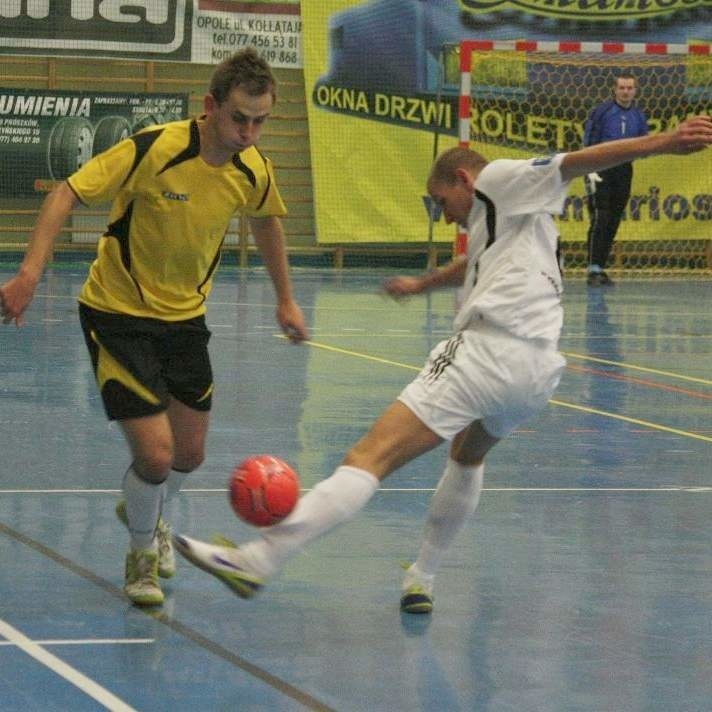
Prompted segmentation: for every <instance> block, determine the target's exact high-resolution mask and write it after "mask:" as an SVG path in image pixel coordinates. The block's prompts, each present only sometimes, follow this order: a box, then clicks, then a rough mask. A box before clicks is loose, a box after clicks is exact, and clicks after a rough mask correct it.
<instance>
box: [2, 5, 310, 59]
mask: <svg viewBox="0 0 712 712" xmlns="http://www.w3.org/2000/svg"><path fill="white" fill-rule="evenodd" d="M248 46H249V47H254V48H255V49H257V51H258V52H260V54H262V55H263V56H264V57H265V58H266V59H267V60H268V61H269V62H270V64H271V65H272V66H273V67H301V66H302V54H301V52H302V50H301V18H300V16H299V0H281V1H277V0H275V1H274V2H272V1H271V0H257V1H254V0H253V1H252V2H232V1H227V0H132V1H131V2H125V1H122V0H71V1H70V0H67V2H52V1H50V0H33V1H32V2H24V1H23V2H21V0H10V1H9V2H8V1H5V2H0V54H38V55H48V54H49V55H54V56H75V57H115V58H124V59H142V60H158V61H160V60H164V61H174V62H195V63H200V64H217V63H218V62H220V61H222V59H224V58H225V57H227V56H229V55H230V54H232V53H233V52H234V51H236V50H238V49H240V48H242V47H248Z"/></svg>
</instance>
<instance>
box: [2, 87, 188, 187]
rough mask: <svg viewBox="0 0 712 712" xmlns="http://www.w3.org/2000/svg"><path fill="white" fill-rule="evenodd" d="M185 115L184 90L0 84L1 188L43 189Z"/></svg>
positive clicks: (186, 110) (186, 97)
mask: <svg viewBox="0 0 712 712" xmlns="http://www.w3.org/2000/svg"><path fill="white" fill-rule="evenodd" d="M187 115H188V95H187V94H139V95H137V94H119V93H117V94H107V93H97V94H89V93H87V92H71V91H37V90H32V91H22V90H16V89H0V156H1V157H2V160H1V161H0V191H1V192H2V194H3V196H4V197H28V196H33V195H37V194H38V193H45V192H48V191H49V190H50V189H51V188H52V186H53V185H55V184H56V183H57V182H59V181H62V180H64V179H65V178H67V177H68V176H70V175H71V174H72V173H74V171H76V170H77V169H78V168H80V167H81V166H82V165H83V164H84V163H86V162H87V161H88V160H89V159H90V158H91V157H92V156H95V155H97V154H99V153H101V152H102V151H105V150H106V149H107V148H109V147H110V146H113V145H114V144H115V143H118V142H119V141H121V140H123V139H125V138H128V136H130V135H131V134H133V133H136V132H137V131H139V130H141V129H142V128H145V127H147V126H150V125H152V124H160V123H164V122H167V121H174V120H176V119H182V118H185V117H187Z"/></svg>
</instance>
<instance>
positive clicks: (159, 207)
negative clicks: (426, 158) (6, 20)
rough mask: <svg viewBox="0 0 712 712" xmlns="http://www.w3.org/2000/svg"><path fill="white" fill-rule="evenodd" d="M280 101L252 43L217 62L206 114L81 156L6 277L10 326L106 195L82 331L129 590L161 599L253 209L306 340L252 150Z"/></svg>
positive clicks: (262, 164)
mask: <svg viewBox="0 0 712 712" xmlns="http://www.w3.org/2000/svg"><path fill="white" fill-rule="evenodd" d="M275 97H276V81H275V78H274V76H273V74H272V72H271V70H270V68H269V66H268V65H267V64H266V63H265V62H264V61H263V60H262V59H261V58H260V57H259V56H258V54H257V53H256V52H254V51H253V50H244V51H241V52H238V53H236V54H235V55H233V56H232V57H231V58H230V59H228V60H226V61H224V62H223V63H222V64H220V65H218V66H217V67H216V69H215V72H214V74H213V77H212V80H211V83H210V88H209V92H208V93H207V94H206V96H205V99H204V110H205V113H204V115H203V116H202V117H200V118H199V119H193V120H186V121H177V122H172V123H168V124H164V125H159V126H153V127H150V128H148V129H145V130H143V131H141V132H139V133H137V134H135V135H134V136H131V137H130V138H128V139H126V140H124V141H122V142H120V143H119V144H117V145H116V146H114V147H112V148H110V149H108V150H107V151H106V152H104V153H102V154H100V155H98V156H96V157H95V158H93V159H92V160H91V161H89V162H87V163H86V164H85V165H84V166H83V167H82V168H80V169H79V170H78V171H77V172H76V173H74V174H73V175H72V176H70V177H69V178H68V179H67V180H66V181H65V182H63V183H61V184H59V185H58V186H57V187H56V188H55V189H54V190H53V191H52V192H51V193H50V194H49V195H48V196H47V198H46V200H45V202H44V203H43V206H42V208H41V210H40V214H39V217H38V220H37V224H36V226H35V228H34V230H33V232H32V234H31V236H30V239H29V242H28V247H27V251H26V254H25V258H24V260H23V262H22V264H21V266H20V268H19V270H18V272H17V274H16V275H15V276H14V277H13V278H11V279H10V280H9V281H7V282H6V283H5V284H3V285H0V310H1V314H2V318H3V321H4V323H6V324H8V323H11V322H12V321H14V322H15V323H16V324H17V325H18V326H19V325H21V324H22V323H23V321H24V312H25V310H26V309H27V307H28V305H29V304H30V302H31V300H32V297H33V295H34V292H35V288H36V286H37V283H38V282H39V280H40V277H41V276H42V272H43V270H44V267H45V265H46V263H47V261H48V259H49V257H50V256H51V254H52V249H53V246H54V242H55V239H56V236H57V234H58V233H59V231H60V228H61V226H62V225H63V223H64V222H65V220H66V219H67V217H68V216H69V214H70V212H71V211H72V210H73V209H74V208H75V207H77V205H78V204H80V203H81V204H85V205H93V204H99V203H104V202H107V201H112V208H111V213H110V216H109V225H108V227H107V230H106V232H105V233H104V235H103V236H102V237H101V239H100V241H99V247H98V254H97V258H96V259H95V261H94V263H93V264H92V266H91V269H90V272H89V276H88V278H87V280H86V282H85V284H84V286H83V288H82V291H81V293H80V295H79V302H80V306H79V311H80V319H81V324H82V329H83V331H84V335H85V338H86V342H87V346H88V348H89V352H90V354H91V359H92V364H93V366H94V371H95V374H96V378H97V382H98V385H99V388H100V390H101V395H102V400H103V403H104V407H105V410H106V413H107V416H108V417H109V418H110V419H112V420H116V421H118V423H119V425H120V426H121V429H122V431H123V433H124V435H125V437H126V441H127V443H128V446H129V449H130V452H131V458H132V462H131V465H130V467H129V468H128V470H127V472H126V474H125V476H124V481H123V492H124V499H122V500H121V501H120V502H119V504H118V506H117V515H118V516H119V518H120V519H121V521H123V522H124V524H126V526H127V527H128V530H129V535H130V545H129V551H128V554H127V556H126V581H125V587H124V588H125V591H126V594H127V596H128V597H129V599H130V600H131V601H133V602H134V603H135V604H137V605H160V604H161V603H162V602H163V600H164V595H163V592H162V590H161V588H160V585H159V581H158V579H159V576H162V577H170V576H172V575H173V574H174V572H175V557H174V554H173V549H172V544H171V536H170V529H169V527H168V525H167V524H166V522H164V520H163V519H162V517H161V511H162V507H163V503H164V501H165V499H166V498H167V497H170V496H171V495H173V494H175V493H176V492H177V491H178V490H179V489H180V487H181V484H182V482H183V481H184V479H185V477H186V475H187V473H189V472H190V471H192V470H194V469H195V468H196V467H198V466H199V465H200V464H201V462H202V461H203V458H204V453H205V440H206V434H207V429H208V420H209V412H210V407H211V398H212V391H213V379H212V370H211V366H210V359H209V355H208V350H207V344H208V340H209V338H210V332H209V331H208V329H207V327H206V324H205V311H206V300H207V298H208V295H209V294H210V288H211V285H212V279H213V275H214V273H215V270H216V268H217V266H218V263H219V261H220V248H221V246H222V242H223V238H224V235H225V232H226V230H227V228H228V225H229V222H230V219H231V217H232V216H233V215H234V214H235V213H236V212H238V213H241V214H243V215H246V216H247V217H248V218H249V223H250V229H251V232H252V234H253V236H254V239H255V242H256V244H257V247H258V248H259V250H260V253H261V255H262V258H263V260H264V262H265V265H266V267H267V270H268V272H269V275H270V278H271V280H272V282H273V284H274V288H275V291H276V295H277V313H276V316H277V321H278V323H279V325H280V327H281V328H282V330H283V331H284V332H285V334H286V335H287V336H288V337H289V339H290V340H291V341H293V342H299V341H302V340H304V339H307V338H308V330H307V326H306V324H305V321H304V316H303V314H302V311H301V309H300V308H299V306H298V304H297V303H296V302H295V300H294V297H293V294H292V286H291V280H290V277H289V268H288V262H287V257H286V251H285V246H284V232H283V230H282V225H281V221H280V216H282V215H284V213H285V212H286V211H285V207H284V204H283V202H282V199H281V197H280V195H279V191H278V190H277V186H276V184H275V180H274V175H273V171H272V166H271V163H270V162H269V160H268V159H266V158H265V157H264V156H263V155H262V154H261V153H260V152H259V151H258V150H257V148H256V147H255V144H256V143H257V141H258V139H259V137H260V133H261V130H262V126H263V124H264V122H265V120H266V119H267V118H268V116H269V114H270V112H271V110H272V107H273V104H274V101H275Z"/></svg>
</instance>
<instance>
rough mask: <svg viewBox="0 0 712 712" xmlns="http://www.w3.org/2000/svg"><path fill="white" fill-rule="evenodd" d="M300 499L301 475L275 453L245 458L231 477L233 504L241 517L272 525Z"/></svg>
mask: <svg viewBox="0 0 712 712" xmlns="http://www.w3.org/2000/svg"><path fill="white" fill-rule="evenodd" d="M298 499H299V477H298V476H297V473H296V472H295V471H294V470H293V469H292V468H291V467H290V466H289V465H288V464H287V463H286V462H285V461H284V460H280V459H279V458H278V457H273V456H272V455H254V456H253V457H248V458H247V459H246V460H243V461H242V462H241V463H240V464H239V465H238V466H237V467H236V468H235V469H234V470H233V472H232V475H231V477H230V504H231V505H232V508H233V509H234V510H235V513H236V514H237V516H238V517H240V519H242V520H243V521H244V522H247V523H248V524H253V525H254V526H257V527H269V526H271V525H272V524H276V523H277V522H280V521H281V520H282V519H284V518H285V517H286V516H287V515H288V514H289V513H290V512H291V511H292V510H293V509H294V506H295V505H296V503H297V500H298Z"/></svg>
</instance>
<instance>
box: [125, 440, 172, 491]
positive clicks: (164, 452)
mask: <svg viewBox="0 0 712 712" xmlns="http://www.w3.org/2000/svg"><path fill="white" fill-rule="evenodd" d="M133 467H134V470H136V472H137V473H138V475H139V476H140V477H141V479H144V480H146V481H147V482H155V483H156V484H158V483H161V482H163V481H164V480H166V478H167V477H168V475H169V474H170V472H171V468H172V467H173V452H172V451H171V450H169V449H165V448H157V449H155V450H153V451H151V452H147V453H142V454H140V455H137V456H135V457H134V464H133Z"/></svg>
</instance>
